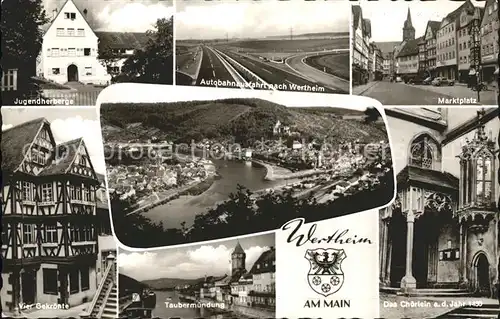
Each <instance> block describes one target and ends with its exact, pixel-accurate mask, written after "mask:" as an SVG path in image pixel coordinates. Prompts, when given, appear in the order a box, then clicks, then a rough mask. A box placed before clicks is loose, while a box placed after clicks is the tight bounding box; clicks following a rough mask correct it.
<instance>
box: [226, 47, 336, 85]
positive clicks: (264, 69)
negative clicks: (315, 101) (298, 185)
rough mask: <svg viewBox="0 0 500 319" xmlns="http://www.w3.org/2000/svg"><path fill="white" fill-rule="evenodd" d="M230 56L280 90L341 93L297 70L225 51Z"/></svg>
mask: <svg viewBox="0 0 500 319" xmlns="http://www.w3.org/2000/svg"><path fill="white" fill-rule="evenodd" d="M224 53H225V54H227V55H228V56H229V57H231V58H233V59H234V60H236V61H237V62H238V63H240V64H241V65H243V66H244V67H245V68H247V69H249V70H250V71H252V72H253V73H255V74H257V75H258V76H259V77H260V78H261V79H263V80H264V81H266V82H267V83H269V84H272V85H273V86H275V88H276V89H277V90H280V91H303V92H321V93H340V92H339V90H336V89H334V88H328V87H325V86H324V85H323V84H322V83H320V82H315V81H314V80H313V79H311V80H307V79H305V78H303V77H300V76H299V75H297V74H296V73H295V72H293V71H290V72H287V71H284V70H282V69H280V68H277V67H274V66H273V65H272V64H273V62H263V61H260V60H257V59H254V58H250V57H248V56H242V55H240V54H238V53H235V52H229V51H224Z"/></svg>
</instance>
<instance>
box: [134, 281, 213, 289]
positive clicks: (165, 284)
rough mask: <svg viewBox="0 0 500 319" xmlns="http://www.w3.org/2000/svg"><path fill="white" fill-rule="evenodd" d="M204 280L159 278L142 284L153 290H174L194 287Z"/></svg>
mask: <svg viewBox="0 0 500 319" xmlns="http://www.w3.org/2000/svg"><path fill="white" fill-rule="evenodd" d="M203 280H204V278H198V279H180V278H159V279H150V280H143V281H142V283H143V284H145V285H147V286H148V287H151V289H153V290H163V289H173V288H175V287H176V286H183V285H192V284H196V283H199V282H201V281H203Z"/></svg>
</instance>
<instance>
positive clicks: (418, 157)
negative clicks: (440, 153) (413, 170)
mask: <svg viewBox="0 0 500 319" xmlns="http://www.w3.org/2000/svg"><path fill="white" fill-rule="evenodd" d="M436 151H437V144H436V143H435V142H434V140H433V139H432V138H430V137H429V136H428V135H426V134H423V135H420V136H419V137H417V138H416V139H415V140H414V141H413V143H412V144H411V148H410V157H409V164H410V165H413V166H418V167H422V168H427V169H432V168H433V163H434V162H435V161H436V160H437V158H436V157H437V152H436Z"/></svg>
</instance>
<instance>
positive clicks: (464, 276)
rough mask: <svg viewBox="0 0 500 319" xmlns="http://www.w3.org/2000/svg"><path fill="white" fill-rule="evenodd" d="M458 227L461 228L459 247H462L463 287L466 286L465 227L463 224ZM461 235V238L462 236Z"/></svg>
mask: <svg viewBox="0 0 500 319" xmlns="http://www.w3.org/2000/svg"><path fill="white" fill-rule="evenodd" d="M460 229H463V231H461V234H460V235H461V241H462V245H461V249H462V255H461V258H462V265H463V266H462V276H461V277H462V280H461V282H462V285H461V286H463V287H464V288H465V287H467V286H468V278H467V227H465V226H463V227H461V228H460ZM462 237H463V238H462Z"/></svg>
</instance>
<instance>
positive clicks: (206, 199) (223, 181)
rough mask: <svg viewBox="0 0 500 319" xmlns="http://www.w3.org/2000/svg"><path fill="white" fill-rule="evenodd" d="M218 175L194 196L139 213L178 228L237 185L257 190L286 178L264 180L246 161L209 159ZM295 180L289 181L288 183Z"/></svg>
mask: <svg viewBox="0 0 500 319" xmlns="http://www.w3.org/2000/svg"><path fill="white" fill-rule="evenodd" d="M212 162H213V163H214V165H215V167H216V170H217V172H218V174H219V175H220V178H219V179H217V180H215V182H214V183H213V184H212V185H211V186H210V188H209V189H208V190H206V191H205V192H203V193H202V194H200V195H197V196H190V195H186V196H180V197H179V198H177V199H174V200H172V201H170V202H168V203H166V204H165V205H160V206H157V207H154V208H153V209H150V210H149V211H147V212H144V213H142V214H143V215H144V216H145V217H147V218H149V219H151V220H152V221H154V222H160V221H161V222H163V226H164V227H165V228H180V227H181V223H182V222H186V227H189V226H191V225H192V224H193V222H194V218H195V216H196V215H197V214H199V213H204V212H206V211H207V210H208V209H209V208H212V207H214V206H215V204H216V203H218V202H221V201H224V200H226V199H228V196H229V194H231V193H233V192H235V191H236V186H237V185H238V184H240V185H243V186H245V187H246V188H248V189H250V190H261V189H266V188H270V187H273V186H277V185H280V184H285V183H287V182H286V181H266V180H264V177H265V175H266V169H265V168H264V167H262V166H260V165H256V164H252V163H250V162H241V161H227V160H217V159H212ZM293 182H295V181H291V180H289V181H288V183H293Z"/></svg>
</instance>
